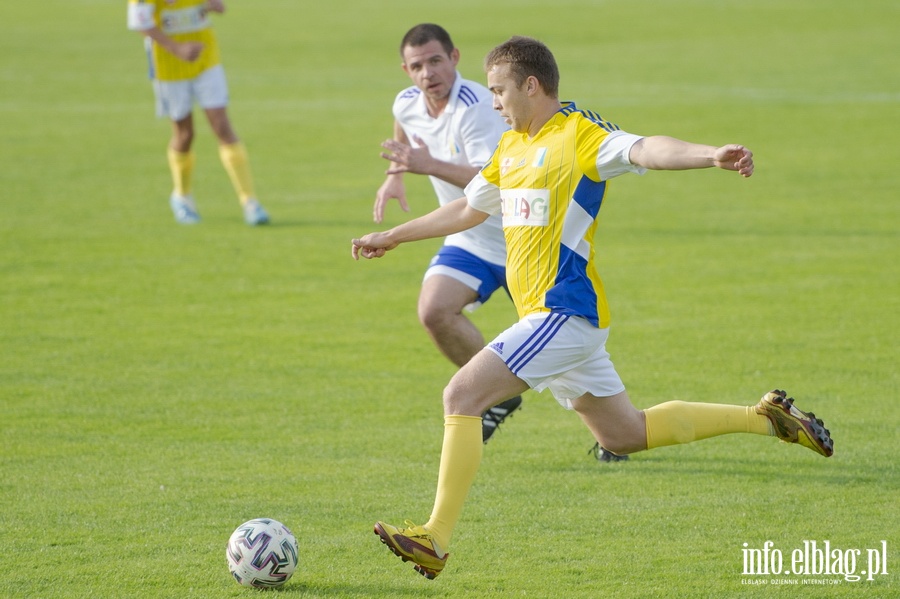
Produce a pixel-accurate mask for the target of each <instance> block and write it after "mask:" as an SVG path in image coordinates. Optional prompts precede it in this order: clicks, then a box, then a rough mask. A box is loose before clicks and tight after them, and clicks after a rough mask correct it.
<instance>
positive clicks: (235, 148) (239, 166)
mask: <svg viewBox="0 0 900 599" xmlns="http://www.w3.org/2000/svg"><path fill="white" fill-rule="evenodd" d="M219 158H221V159H222V165H223V166H224V167H225V171H226V172H227V173H228V177H229V178H230V179H231V184H232V185H233V186H234V190H235V191H236V192H237V194H238V199H240V200H241V204H245V203H246V202H247V200H249V199H250V198H255V197H256V193H255V192H254V191H253V176H252V175H251V174H250V159H249V158H248V157H247V149H246V148H245V147H244V144H242V143H241V142H239V141H238V142H235V143H233V144H222V145H220V146H219Z"/></svg>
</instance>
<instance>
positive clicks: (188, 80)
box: [128, 0, 269, 225]
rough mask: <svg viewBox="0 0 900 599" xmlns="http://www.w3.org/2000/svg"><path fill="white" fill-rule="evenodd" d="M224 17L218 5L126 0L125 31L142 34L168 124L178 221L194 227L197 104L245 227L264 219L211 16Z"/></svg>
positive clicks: (210, 0)
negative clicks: (237, 130) (230, 105)
mask: <svg viewBox="0 0 900 599" xmlns="http://www.w3.org/2000/svg"><path fill="white" fill-rule="evenodd" d="M211 12H216V13H223V12H225V4H224V2H223V0H129V2H128V28H129V29H131V30H133V31H137V32H139V33H140V34H141V35H143V36H144V39H145V42H146V44H147V54H148V59H149V62H150V79H151V81H152V82H153V90H154V92H155V94H156V109H157V115H158V116H160V117H168V118H169V119H170V120H171V121H172V138H171V139H170V141H169V146H168V150H167V158H168V162H169V170H170V171H171V173H172V183H173V190H172V194H171V195H170V196H169V206H170V207H171V208H172V213H173V214H174V215H175V220H176V221H178V222H179V223H181V224H185V225H192V224H196V223H198V222H200V214H199V213H198V212H197V207H196V205H195V204H194V198H193V195H192V193H191V187H192V181H193V173H194V163H195V157H194V152H193V150H192V149H191V148H192V145H193V141H194V119H193V114H192V112H193V105H194V103H195V102H196V103H197V104H198V105H199V106H200V108H202V109H203V111H204V112H205V113H206V118H207V120H209V124H210V126H211V127H212V130H213V132H214V133H215V135H216V137H217V138H218V140H219V159H220V160H221V162H222V166H224V167H225V171H226V172H227V173H228V176H229V178H230V179H231V183H232V185H233V186H234V189H235V192H237V196H238V200H239V201H240V203H241V207H242V209H243V213H244V220H245V222H246V223H247V224H248V225H263V224H266V223H268V222H269V216H268V214H267V213H266V211H265V210H264V209H263V207H262V205H260V203H259V201H258V200H257V199H256V193H255V191H254V188H253V178H252V176H251V172H250V161H249V158H248V156H247V150H246V148H245V147H244V144H243V143H242V142H241V141H240V139H238V137H237V134H236V133H235V132H234V128H233V127H232V126H231V121H230V120H229V118H228V112H227V106H228V86H227V83H226V80H225V71H224V69H223V67H222V64H221V62H220V58H219V45H218V42H217V41H216V36H215V34H214V32H213V30H212V24H211V23H210V19H209V13H211Z"/></svg>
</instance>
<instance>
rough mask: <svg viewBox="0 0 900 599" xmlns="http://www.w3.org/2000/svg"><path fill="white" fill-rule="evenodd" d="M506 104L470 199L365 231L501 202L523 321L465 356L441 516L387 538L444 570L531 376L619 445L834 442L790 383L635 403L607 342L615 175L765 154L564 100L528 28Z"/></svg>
mask: <svg viewBox="0 0 900 599" xmlns="http://www.w3.org/2000/svg"><path fill="white" fill-rule="evenodd" d="M485 70H486V72H487V81H488V88H489V89H490V90H491V92H492V94H493V97H494V108H495V109H497V110H499V111H500V114H501V115H502V116H503V117H504V118H505V119H506V121H507V123H509V125H510V126H511V131H509V132H507V133H506V134H504V136H503V137H502V138H501V140H500V143H499V145H498V146H497V149H496V150H495V152H494V155H493V157H492V158H491V161H490V162H489V163H488V164H487V165H486V166H485V167H484V168H483V169H482V171H481V173H480V174H479V175H478V176H476V177H475V179H473V181H472V182H471V183H470V184H469V185H468V186H467V187H466V189H465V194H466V195H465V197H463V198H460V199H458V200H455V201H454V202H451V203H449V204H446V205H444V206H442V207H440V208H438V209H437V210H435V211H433V212H431V213H429V214H427V215H425V216H423V217H420V218H418V219H415V220H412V221H409V222H407V223H405V224H402V225H400V226H398V227H395V228H393V229H390V230H388V231H385V232H381V233H370V234H368V235H365V236H364V237H362V238H360V239H354V240H353V242H352V254H353V257H354V258H357V259H358V258H359V257H360V256H362V257H364V258H377V257H381V256H384V254H385V253H386V252H387V251H388V250H391V249H393V248H395V247H396V246H397V245H399V244H400V243H404V242H408V241H415V240H419V239H426V238H431V237H439V236H444V235H448V234H450V233H453V232H456V231H459V230H462V229H465V228H467V227H471V226H473V225H475V224H477V223H480V222H482V221H484V219H485V218H487V216H488V215H489V214H492V213H495V212H500V213H501V214H502V218H503V230H504V235H505V237H506V244H507V269H506V272H507V280H508V284H509V289H510V293H511V294H512V296H513V301H514V302H515V304H516V308H517V309H518V311H519V317H520V320H519V322H518V323H516V324H515V325H513V326H512V327H510V328H509V329H507V330H506V331H504V332H503V333H501V334H500V335H498V336H497V337H496V338H495V339H494V341H493V342H491V343H490V344H489V345H488V346H487V347H486V348H484V349H483V350H482V351H481V352H479V353H478V354H477V355H476V356H475V357H474V358H472V360H471V361H469V362H468V363H467V364H466V365H465V366H463V367H462V368H461V369H460V370H459V371H458V372H457V373H456V374H455V375H454V376H453V378H452V379H451V380H450V383H449V384H448V385H447V387H446V389H445V390H444V414H445V420H444V442H443V446H442V450H441V464H440V470H439V473H438V484H437V492H436V497H435V503H434V509H433V511H432V513H431V518H430V519H429V520H428V521H427V522H426V523H425V524H424V525H421V526H418V525H415V524H412V523H408V525H407V527H406V528H398V527H396V526H392V525H390V524H386V523H384V522H377V523H376V524H375V532H376V533H377V534H378V536H379V537H380V538H381V540H382V542H383V543H385V545H387V546H388V548H390V549H391V551H393V552H394V553H396V554H397V555H398V556H400V557H401V558H402V559H403V560H404V561H412V562H414V563H415V568H416V570H417V571H418V572H419V573H421V574H423V575H424V576H426V577H427V578H434V577H435V576H437V575H438V574H439V573H440V572H441V571H442V570H443V568H444V566H445V564H446V562H447V557H448V555H449V554H448V553H447V547H448V545H449V543H450V538H451V535H452V532H453V528H454V526H455V525H456V522H457V520H458V518H459V516H460V513H461V512H462V506H463V503H464V502H465V498H466V495H467V494H468V491H469V488H470V486H471V485H472V482H473V481H474V479H475V474H476V472H477V471H478V467H479V464H480V461H481V452H482V444H481V436H480V422H481V420H480V417H479V415H480V414H481V413H482V412H483V411H484V410H485V409H486V408H488V407H490V406H492V405H494V404H496V403H498V402H500V401H503V400H504V399H506V398H508V397H511V396H513V395H517V394H521V393H522V392H523V391H525V390H526V389H528V388H532V389H536V390H538V391H540V390H543V389H550V391H551V392H552V393H553V395H554V397H555V398H556V399H557V401H559V403H560V404H562V405H563V406H565V407H566V408H569V409H573V410H575V412H576V413H578V415H579V416H580V417H581V419H582V420H583V421H584V423H585V424H586V425H587V427H588V429H590V431H591V432H592V433H593V435H594V437H595V438H596V440H597V442H598V443H600V445H602V446H603V447H605V448H607V449H609V450H610V451H612V452H614V453H621V454H628V453H634V452H637V451H642V450H645V449H652V448H655V447H662V446H665V445H673V444H676V443H690V442H692V441H697V440H700V439H706V438H709V437H714V436H718V435H724V434H727V433H754V434H758V435H768V436H777V437H778V438H779V439H781V440H783V441H786V442H791V443H799V444H801V445H803V446H805V447H808V448H810V449H812V450H813V451H816V452H817V453H819V454H821V455H823V456H826V457H828V456H830V455H831V454H832V453H833V451H834V444H833V442H832V440H831V437H830V433H829V431H828V430H827V429H826V428H825V427H824V425H823V423H822V421H821V420H819V419H817V418H816V417H815V415H813V414H811V413H810V414H807V413H805V412H801V411H800V410H798V409H797V408H795V407H794V406H793V400H792V399H790V398H788V397H787V395H786V394H785V393H784V392H783V391H779V390H776V391H772V392H769V393H766V394H765V395H764V396H763V398H762V399H761V400H760V401H759V403H757V404H756V405H755V406H733V405H725V404H711V403H696V402H684V401H670V402H667V403H663V404H660V405H656V406H653V407H651V408H648V409H646V410H638V409H637V408H635V407H634V405H633V404H632V403H631V401H630V400H629V398H628V394H627V393H626V392H625V385H624V384H623V383H622V381H621V379H620V378H619V375H618V374H617V373H616V371H615V369H614V368H613V365H612V362H611V361H610V359H609V354H608V353H607V352H606V348H605V347H606V339H607V335H608V332H609V329H608V326H609V308H608V306H607V303H606V295H605V293H604V291H603V283H602V282H601V279H600V276H599V275H598V273H597V270H596V268H595V266H594V229H595V227H596V219H597V215H598V212H599V209H600V205H601V203H602V201H603V198H604V196H605V194H606V181H608V180H609V179H610V178H612V177H615V176H618V175H620V174H624V173H627V172H634V173H639V174H640V173H643V172H645V171H646V170H647V169H652V170H686V169H700V168H708V167H717V168H721V169H724V170H728V171H735V172H737V173H738V174H740V175H741V176H743V177H749V176H751V175H752V174H753V154H752V153H751V152H750V150H748V149H747V148H745V147H743V146H740V145H736V144H730V145H725V146H720V147H714V146H707V145H700V144H694V143H689V142H685V141H681V140H677V139H674V138H671V137H664V136H652V137H640V136H637V135H632V134H630V133H626V132H624V131H621V130H620V129H619V128H618V127H616V126H615V125H612V124H610V123H607V122H606V121H604V120H603V119H601V118H600V117H599V116H597V115H596V114H595V113H592V112H590V111H585V110H580V109H578V108H577V107H576V106H575V105H574V104H571V103H562V102H560V101H559V99H558V93H557V90H558V85H559V72H558V69H557V66H556V61H555V60H554V58H553V55H552V54H551V52H550V50H549V49H548V48H547V47H546V46H545V45H544V44H542V43H541V42H539V41H537V40H534V39H531V38H525V37H514V38H512V39H510V40H509V41H507V42H505V43H503V44H501V45H500V46H497V47H496V48H495V49H494V50H492V51H491V53H490V54H488V56H487V58H486V59H485Z"/></svg>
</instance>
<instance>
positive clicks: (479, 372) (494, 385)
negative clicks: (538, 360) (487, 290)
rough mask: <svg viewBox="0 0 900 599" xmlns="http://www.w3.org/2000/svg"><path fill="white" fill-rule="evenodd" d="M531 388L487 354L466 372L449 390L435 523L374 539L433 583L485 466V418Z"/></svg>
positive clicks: (382, 527) (382, 530) (391, 529)
mask: <svg viewBox="0 0 900 599" xmlns="http://www.w3.org/2000/svg"><path fill="white" fill-rule="evenodd" d="M527 388H528V385H526V384H525V383H524V382H523V381H522V380H521V379H519V378H518V377H516V376H515V375H513V374H512V373H511V372H510V371H509V369H508V368H507V367H506V365H505V364H504V363H503V361H502V360H501V359H500V358H498V357H497V356H496V355H495V354H494V353H493V352H491V351H489V350H486V349H485V350H482V351H481V352H479V353H478V354H477V355H476V356H475V357H474V358H472V359H471V360H470V361H469V362H468V363H467V364H466V365H465V366H463V367H462V368H461V369H460V370H459V371H458V372H457V373H456V374H455V375H454V376H453V378H452V379H451V381H450V383H449V384H448V385H447V388H446V389H445V390H444V413H445V417H444V441H443V445H442V449H441V464H440V469H439V472H438V484H437V491H436V493H435V502H434V508H433V510H432V513H431V518H430V519H429V520H428V522H427V523H425V524H424V525H422V526H417V525H414V524H410V525H409V527H408V528H398V527H396V526H392V525H390V524H386V523H383V522H377V523H376V524H375V533H376V534H378V536H379V537H381V540H382V542H383V543H384V544H385V545H387V546H388V547H389V548H390V549H391V551H393V552H394V553H395V554H397V555H398V556H400V557H401V558H402V559H403V560H404V561H412V562H414V563H415V564H416V571H418V572H419V573H420V574H422V575H423V576H425V577H426V578H434V577H435V576H437V575H438V574H439V573H440V572H441V570H443V568H444V565H445V564H446V561H447V557H448V555H449V554H448V553H447V547H448V546H449V543H450V539H451V536H452V534H453V529H454V527H455V526H456V523H457V521H458V520H459V516H460V514H461V513H462V508H463V504H464V503H465V499H466V496H467V495H468V493H469V489H470V488H471V486H472V483H473V482H474V480H475V475H476V474H477V472H478V467H479V465H480V464H481V455H482V447H483V444H482V438H481V417H480V416H479V415H480V414H482V413H483V412H484V411H485V410H486V409H487V408H489V407H490V406H492V405H494V404H496V403H498V402H500V401H502V400H504V399H506V398H508V397H510V396H514V395H519V394H521V393H522V392H523V391H525V390H526V389H527Z"/></svg>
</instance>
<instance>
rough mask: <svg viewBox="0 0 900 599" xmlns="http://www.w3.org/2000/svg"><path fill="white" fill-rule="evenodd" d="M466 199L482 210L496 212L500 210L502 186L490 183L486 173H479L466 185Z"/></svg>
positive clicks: (472, 205) (470, 204)
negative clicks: (485, 176) (485, 175)
mask: <svg viewBox="0 0 900 599" xmlns="http://www.w3.org/2000/svg"><path fill="white" fill-rule="evenodd" d="M466 199H467V200H468V202H469V206H471V207H472V208H474V209H476V210H480V211H481V212H487V213H488V214H496V213H498V212H500V207H501V203H500V188H499V187H497V186H496V185H494V184H493V183H489V182H488V180H487V179H485V178H484V175H482V174H481V173H478V174H477V175H475V178H474V179H472V180H471V181H470V182H469V184H468V185H466Z"/></svg>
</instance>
